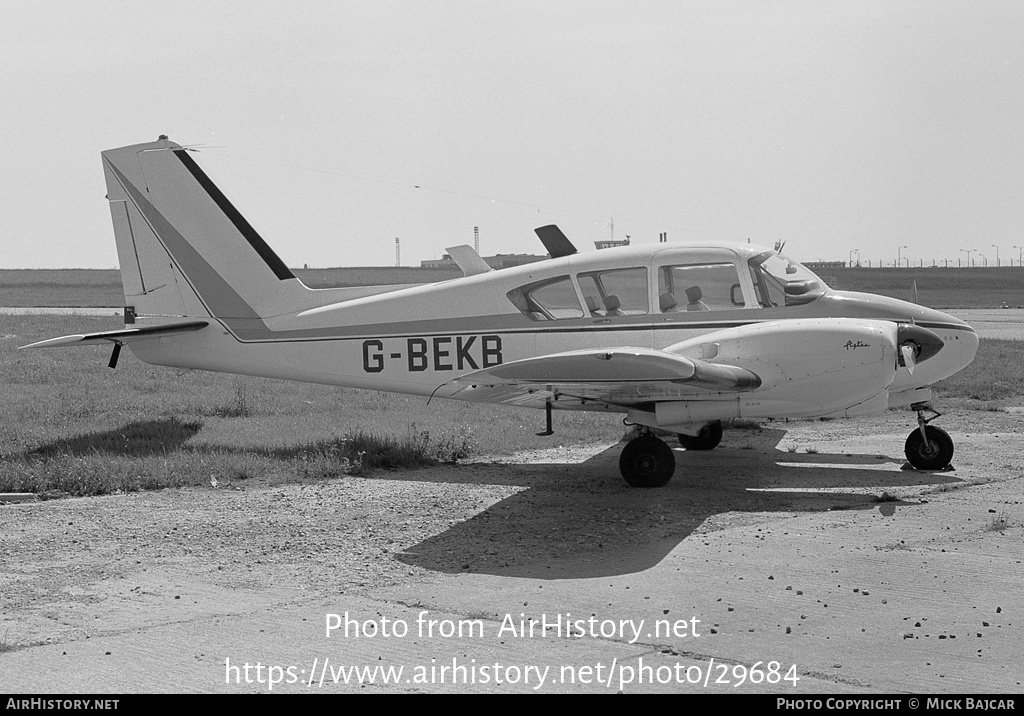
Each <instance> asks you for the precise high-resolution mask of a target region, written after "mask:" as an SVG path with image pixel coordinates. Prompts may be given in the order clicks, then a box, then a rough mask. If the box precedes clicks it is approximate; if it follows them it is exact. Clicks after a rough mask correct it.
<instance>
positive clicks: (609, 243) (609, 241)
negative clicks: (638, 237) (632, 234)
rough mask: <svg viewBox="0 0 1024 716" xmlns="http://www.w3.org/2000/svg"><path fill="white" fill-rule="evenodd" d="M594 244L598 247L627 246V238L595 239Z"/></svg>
mask: <svg viewBox="0 0 1024 716" xmlns="http://www.w3.org/2000/svg"><path fill="white" fill-rule="evenodd" d="M594 246H596V247H597V248H598V249H614V248H617V247H619V246H629V239H622V240H621V241H620V240H618V239H605V240H604V241H595V242H594Z"/></svg>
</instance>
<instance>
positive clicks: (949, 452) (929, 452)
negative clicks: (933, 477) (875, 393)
mask: <svg viewBox="0 0 1024 716" xmlns="http://www.w3.org/2000/svg"><path fill="white" fill-rule="evenodd" d="M910 409H911V410H915V411H917V429H916V430H914V432H912V433H910V435H908V436H907V444H906V446H905V447H904V453H905V454H906V456H907V460H908V461H909V462H910V464H911V465H913V466H914V467H916V468H917V469H918V470H942V469H943V468H945V467H948V466H949V463H950V461H951V460H952V459H953V438H951V437H949V433H947V432H946V431H945V430H943V429H942V428H937V427H935V426H934V425H929V424H928V423H930V422H931V421H932V420H934V419H935V418H937V417H939V416H940V415H942V413H940V412H938V411H937V410H934V409H932V408H931V406H929V405H928V404H927V403H914V404H913V405H911V406H910ZM926 411H927V412H929V413H934V415H932V417H930V418H925V417H924V414H925V412H926Z"/></svg>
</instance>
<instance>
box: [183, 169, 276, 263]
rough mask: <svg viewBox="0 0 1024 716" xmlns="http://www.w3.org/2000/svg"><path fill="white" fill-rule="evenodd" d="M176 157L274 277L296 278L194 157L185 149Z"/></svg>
mask: <svg viewBox="0 0 1024 716" xmlns="http://www.w3.org/2000/svg"><path fill="white" fill-rule="evenodd" d="M174 154H175V156H177V157H178V159H180V160H181V163H182V164H184V165H185V168H186V169H188V170H189V172H191V174H192V176H194V177H195V179H196V181H198V182H199V184H200V185H201V186H202V187H203V189H205V190H206V193H207V194H209V195H210V198H211V199H213V200H214V202H215V203H216V204H217V206H219V207H220V210H221V211H223V212H224V214H225V216H227V217H228V218H229V219H231V223H232V224H234V225H235V228H236V229H238V232H239V233H240V234H241V235H242V236H244V237H245V240H246V241H248V242H249V245H250V246H252V247H253V248H254V249H256V253H258V254H259V255H260V258H261V259H263V261H264V263H266V264H267V266H269V267H270V270H271V271H273V272H274V275H275V276H277V277H278V278H279V279H281V280H282V281H284V280H285V279H289V278H295V274H293V273H292V272H291V269H289V268H288V267H287V266H285V265H284V261H282V260H281V259H280V257H279V256H278V255H277V254H275V253H274V250H273V249H272V248H270V246H268V245H267V242H266V241H264V240H263V237H262V236H260V235H259V234H258V233H257V232H256V229H254V228H252V225H251V224H250V223H249V222H248V221H246V220H245V217H244V216H242V215H241V213H239V211H238V209H236V208H235V207H234V205H233V204H232V203H231V202H230V201H228V198H227V197H226V196H224V193H223V192H221V190H220V189H218V188H217V185H216V184H214V183H213V181H212V180H211V179H210V177H208V176H206V172H204V171H203V170H202V169H201V168H200V166H199V165H198V164H196V163H195V162H194V161H193V160H192V157H190V156H189V155H188V152H187V151H185V150H184V149H176V150H174Z"/></svg>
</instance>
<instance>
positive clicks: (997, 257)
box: [992, 244, 999, 266]
mask: <svg viewBox="0 0 1024 716" xmlns="http://www.w3.org/2000/svg"><path fill="white" fill-rule="evenodd" d="M992 248H994V249H995V250H996V266H999V247H998V246H996V245H995V244H992Z"/></svg>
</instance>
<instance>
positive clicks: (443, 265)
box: [420, 254, 456, 269]
mask: <svg viewBox="0 0 1024 716" xmlns="http://www.w3.org/2000/svg"><path fill="white" fill-rule="evenodd" d="M420 268H429V269H448V268H456V266H455V259H453V258H452V257H451V256H449V255H448V254H445V255H444V256H442V257H441V258H439V259H427V260H426V261H420Z"/></svg>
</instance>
